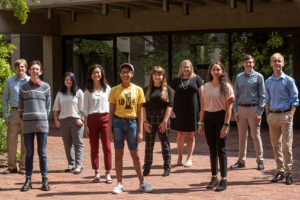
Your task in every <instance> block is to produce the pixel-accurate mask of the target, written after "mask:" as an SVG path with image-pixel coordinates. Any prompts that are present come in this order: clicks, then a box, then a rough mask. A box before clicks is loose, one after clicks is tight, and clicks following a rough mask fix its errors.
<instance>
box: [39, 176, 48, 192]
mask: <svg viewBox="0 0 300 200" xmlns="http://www.w3.org/2000/svg"><path fill="white" fill-rule="evenodd" d="M41 189H42V190H44V191H49V190H50V186H49V184H48V179H47V177H42V188H41Z"/></svg>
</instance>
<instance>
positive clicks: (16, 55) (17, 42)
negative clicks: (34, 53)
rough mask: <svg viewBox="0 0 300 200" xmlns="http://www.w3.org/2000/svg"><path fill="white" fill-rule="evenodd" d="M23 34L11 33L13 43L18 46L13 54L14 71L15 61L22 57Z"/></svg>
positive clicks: (12, 64) (12, 66)
mask: <svg viewBox="0 0 300 200" xmlns="http://www.w3.org/2000/svg"><path fill="white" fill-rule="evenodd" d="M20 36H21V35H19V34H11V44H12V45H14V46H15V47H17V49H14V52H13V54H12V55H11V64H10V67H11V70H12V71H14V70H15V68H14V65H15V61H16V60H18V59H20V57H21V37H20Z"/></svg>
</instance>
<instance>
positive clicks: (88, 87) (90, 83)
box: [84, 64, 107, 92]
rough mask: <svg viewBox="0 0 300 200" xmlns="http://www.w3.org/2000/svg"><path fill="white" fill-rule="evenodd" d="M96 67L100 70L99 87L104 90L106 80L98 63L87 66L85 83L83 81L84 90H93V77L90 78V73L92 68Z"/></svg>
mask: <svg viewBox="0 0 300 200" xmlns="http://www.w3.org/2000/svg"><path fill="white" fill-rule="evenodd" d="M96 68H99V69H100V71H101V79H100V83H101V87H102V88H103V91H104V92H105V91H106V88H107V80H106V78H105V72H104V69H103V67H102V66H101V65H99V64H94V65H92V66H91V67H90V68H89V71H88V75H87V79H86V83H85V86H84V90H88V91H89V92H94V90H95V89H94V87H93V79H92V78H91V76H92V73H93V71H94V69H96Z"/></svg>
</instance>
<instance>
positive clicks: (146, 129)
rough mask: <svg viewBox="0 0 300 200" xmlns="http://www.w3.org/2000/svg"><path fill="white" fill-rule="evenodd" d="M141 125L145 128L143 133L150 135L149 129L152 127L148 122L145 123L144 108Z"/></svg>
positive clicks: (144, 108) (144, 109)
mask: <svg viewBox="0 0 300 200" xmlns="http://www.w3.org/2000/svg"><path fill="white" fill-rule="evenodd" d="M143 124H144V128H145V132H146V133H149V134H150V128H151V127H152V126H151V125H150V124H149V123H148V121H147V117H146V107H143Z"/></svg>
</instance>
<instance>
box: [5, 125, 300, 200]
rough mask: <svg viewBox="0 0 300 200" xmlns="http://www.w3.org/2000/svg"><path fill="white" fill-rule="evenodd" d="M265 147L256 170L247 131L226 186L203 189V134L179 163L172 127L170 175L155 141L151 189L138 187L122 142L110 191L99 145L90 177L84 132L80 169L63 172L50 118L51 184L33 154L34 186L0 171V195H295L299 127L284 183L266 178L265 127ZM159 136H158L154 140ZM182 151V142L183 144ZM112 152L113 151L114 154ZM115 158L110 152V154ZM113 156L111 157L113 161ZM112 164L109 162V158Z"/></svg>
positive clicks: (269, 164)
mask: <svg viewBox="0 0 300 200" xmlns="http://www.w3.org/2000/svg"><path fill="white" fill-rule="evenodd" d="M262 140H263V147H264V158H265V162H264V163H265V170H263V171H257V170H256V169H255V168H256V166H257V164H256V162H255V151H254V145H253V142H252V139H251V137H250V138H249V142H248V156H247V163H246V164H247V167H246V168H244V169H239V170H229V171H228V187H227V190H226V191H223V192H215V191H214V190H207V189H206V185H207V184H208V183H209V181H210V178H211V173H210V164H209V163H210V162H209V156H208V155H209V153H208V146H207V144H206V141H205V137H204V136H200V135H198V134H196V147H195V152H194V156H193V166H192V167H190V168H184V167H179V166H176V165H175V164H176V162H177V148H176V132H175V131H172V134H171V149H172V167H173V168H172V171H171V172H172V173H171V175H170V176H169V177H161V174H162V173H163V167H162V165H163V160H162V156H161V149H160V148H161V147H160V143H159V142H157V143H156V145H155V149H154V151H155V153H154V163H153V165H154V166H153V169H152V170H151V174H150V176H148V177H146V178H145V180H146V181H147V183H149V184H150V185H151V186H152V188H153V189H154V192H153V193H150V194H145V193H141V192H139V191H138V190H137V189H138V179H137V177H136V175H135V172H134V169H133V165H132V161H131V158H130V155H129V152H128V150H127V147H126V151H125V155H124V171H123V173H124V175H123V185H124V192H123V193H122V194H119V195H112V194H111V191H112V189H113V188H114V187H115V185H116V176H115V171H114V170H112V173H111V174H112V178H113V181H114V182H113V184H110V185H109V184H106V183H105V182H104V181H105V179H104V172H105V171H104V164H103V161H102V160H103V156H102V155H101V154H102V151H100V156H101V158H100V161H101V163H100V170H101V171H100V172H101V175H102V176H101V182H100V183H93V182H92V179H93V176H94V171H93V170H92V169H91V163H90V147H89V140H88V138H84V159H83V163H84V170H83V172H82V173H81V174H80V175H74V174H72V173H64V169H65V168H66V167H67V161H66V158H65V153H64V148H63V142H62V140H61V136H60V132H59V130H58V129H56V128H55V127H54V123H53V121H50V133H49V137H48V145H47V157H48V170H49V174H48V178H49V183H50V186H51V190H50V191H48V192H45V191H41V190H40V189H39V188H40V186H41V175H40V173H39V167H38V156H37V154H35V155H36V156H35V159H34V173H33V177H32V181H33V189H32V190H30V191H28V192H20V191H19V189H20V188H21V187H22V185H23V183H24V175H19V174H12V175H3V174H1V175H0V196H1V199H96V198H97V199H100V198H101V199H136V198H139V199H299V198H300V196H299V193H300V187H299V185H300V173H299V169H300V130H295V131H294V144H293V153H294V163H293V176H292V177H293V180H294V184H293V185H290V186H287V185H285V184H284V182H280V183H275V184H274V183H272V184H271V183H270V180H271V179H272V178H273V176H274V175H275V174H276V171H275V161H274V159H273V152H272V147H271V144H270V139H269V133H268V129H263V130H262ZM157 141H158V140H157ZM227 146H228V147H227V152H228V166H229V165H231V164H234V163H235V162H236V160H237V155H238V132H237V128H235V127H233V128H231V130H230V135H229V139H228V145H227ZM144 147H145V146H144V143H142V145H141V146H140V149H141V151H140V157H141V159H142V160H143V158H144ZM184 151H185V152H186V148H185V150H184ZM113 156H114V154H113ZM113 160H114V157H113ZM113 162H114V161H113ZM113 166H114V164H113Z"/></svg>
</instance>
